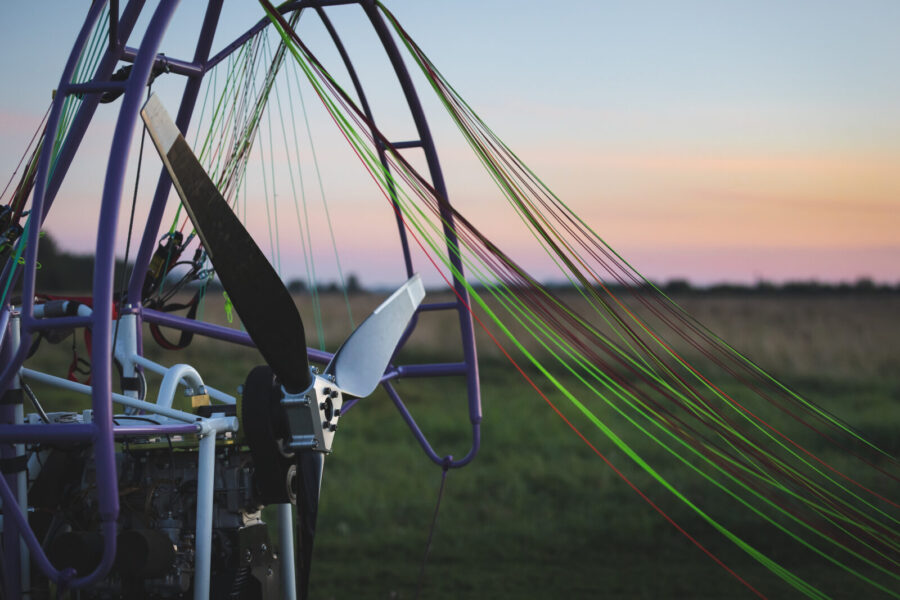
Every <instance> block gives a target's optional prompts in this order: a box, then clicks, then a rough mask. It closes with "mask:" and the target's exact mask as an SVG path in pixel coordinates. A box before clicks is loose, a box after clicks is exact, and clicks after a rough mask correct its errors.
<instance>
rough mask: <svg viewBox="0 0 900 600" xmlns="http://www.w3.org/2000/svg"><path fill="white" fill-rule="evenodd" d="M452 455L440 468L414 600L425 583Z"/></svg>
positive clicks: (445, 459)
mask: <svg viewBox="0 0 900 600" xmlns="http://www.w3.org/2000/svg"><path fill="white" fill-rule="evenodd" d="M452 460H453V457H452V456H447V457H446V458H444V464H443V466H442V470H441V487H440V489H438V496H437V503H436V504H435V505H434V516H432V517H431V529H430V531H429V532H428V541H427V542H426V543H425V555H424V556H422V566H421V567H420V568H419V580H418V581H417V582H416V595H415V598H416V600H419V596H420V594H421V593H422V584H423V583H425V565H426V564H427V563H428V554H429V553H430V552H431V542H432V540H433V539H434V531H435V529H436V528H437V527H436V526H437V518H438V512H439V511H440V510H441V498H443V497H444V484H445V483H447V472H448V471H449V470H450V462H451V461H452Z"/></svg>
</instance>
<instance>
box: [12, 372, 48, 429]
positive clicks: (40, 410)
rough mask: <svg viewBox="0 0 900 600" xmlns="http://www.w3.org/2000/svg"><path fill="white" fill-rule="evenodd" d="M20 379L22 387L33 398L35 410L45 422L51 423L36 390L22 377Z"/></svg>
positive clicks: (30, 398) (32, 402) (29, 397)
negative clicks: (35, 393)
mask: <svg viewBox="0 0 900 600" xmlns="http://www.w3.org/2000/svg"><path fill="white" fill-rule="evenodd" d="M19 381H20V382H21V384H22V389H23V390H24V391H25V395H26V396H28V399H29V400H31V404H33V405H34V410H36V411H37V414H38V415H39V416H40V417H41V421H43V422H44V423H50V417H48V416H47V413H46V412H45V411H44V407H43V406H41V403H40V402H38V399H37V396H35V395H34V391H33V390H32V389H31V388H30V387H29V386H28V384H27V383H25V380H24V379H22V378H21V377H20V378H19Z"/></svg>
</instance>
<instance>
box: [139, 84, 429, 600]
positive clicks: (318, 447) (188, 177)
mask: <svg viewBox="0 0 900 600" xmlns="http://www.w3.org/2000/svg"><path fill="white" fill-rule="evenodd" d="M141 117H142V118H143V119H144V123H145V124H146V125H147V131H148V132H149V133H150V137H151V139H152V140H153V143H154V145H155V146H156V149H157V151H158V152H159V155H160V157H161V158H162V161H163V164H164V165H165V167H166V170H167V171H168V173H169V175H170V176H171V178H172V183H173V184H174V186H175V189H176V191H177V192H178V195H179V197H180V198H181V201H182V203H183V204H184V207H185V209H186V210H187V213H188V215H189V216H190V218H191V221H192V222H193V224H194V228H195V229H196V231H197V235H198V237H199V238H200V240H201V242H202V243H203V246H204V247H205V248H206V252H207V254H208V256H209V258H210V261H211V262H212V264H213V268H214V269H215V271H216V273H217V274H218V276H219V279H220V280H221V282H222V286H223V287H224V288H225V291H226V292H227V293H228V296H229V298H230V299H231V302H232V304H233V305H234V308H235V309H236V310H237V312H238V315H239V316H240V318H241V321H242V323H243V324H244V328H245V329H246V330H247V334H248V335H249V336H250V339H252V340H253V343H254V344H256V347H257V349H258V350H259V352H260V354H262V356H263V358H264V359H265V361H266V363H267V364H268V365H269V367H270V368H271V370H272V373H273V374H274V376H275V377H276V379H277V382H278V383H280V384H281V388H282V390H281V392H280V393H278V394H276V395H275V396H276V398H277V399H279V400H280V406H276V407H275V408H276V410H274V411H273V410H272V407H271V405H270V404H266V403H265V401H264V400H261V399H259V398H260V396H256V397H255V398H254V397H249V396H247V395H246V394H245V397H244V413H245V414H246V413H247V412H248V411H249V412H251V413H253V414H255V416H256V417H257V418H258V416H259V415H261V414H262V415H266V417H264V418H269V417H268V415H272V416H271V418H270V421H273V422H271V423H269V425H270V427H269V428H268V429H267V430H268V431H285V430H286V435H285V437H286V438H287V439H285V440H283V442H282V443H283V448H281V450H282V451H283V452H285V453H288V454H289V453H290V452H293V453H294V454H295V458H296V468H297V474H296V483H297V489H296V491H297V508H298V511H297V512H298V516H297V542H298V545H299V551H298V552H295V559H296V565H295V568H296V571H297V578H296V579H297V596H298V598H300V599H301V600H304V599H305V598H307V597H308V586H309V569H310V559H311V557H312V546H313V540H314V538H315V528H316V515H317V513H318V506H319V491H320V489H321V481H322V480H321V477H322V465H323V458H324V454H325V453H327V452H330V450H331V443H332V440H333V437H334V432H335V430H336V429H337V422H338V419H339V418H340V409H341V405H342V403H343V397H344V396H345V395H348V396H355V397H358V398H363V397H365V396H368V395H369V394H371V393H372V392H373V391H374V390H375V388H376V387H377V386H378V384H379V382H380V381H381V377H382V376H383V374H384V371H385V369H386V368H387V366H388V365H389V364H390V361H391V358H392V357H393V355H394V352H395V351H396V348H397V344H399V343H400V340H401V339H402V337H403V333H404V331H405V330H406V328H407V326H408V325H409V321H410V319H412V317H413V315H414V314H415V312H416V309H417V308H418V306H419V304H420V303H421V302H422V299H423V298H424V297H425V289H424V287H423V285H422V281H421V279H420V278H419V276H418V275H414V276H413V277H412V278H410V280H409V281H407V282H406V283H405V284H404V285H403V286H401V287H400V289H398V290H397V291H396V292H394V294H392V295H391V296H390V297H389V298H388V299H387V300H385V301H384V302H383V303H382V304H381V305H380V306H379V307H378V308H376V309H375V311H374V312H373V313H372V314H371V315H370V316H369V317H368V318H367V319H366V320H365V321H363V323H362V324H361V325H360V326H359V327H358V328H357V329H356V330H355V331H354V332H353V333H352V334H351V335H350V337H349V338H347V340H346V341H345V342H344V343H343V344H342V345H341V347H340V348H339V349H338V351H337V352H336V353H335V354H334V357H333V358H332V360H331V362H330V363H329V364H328V366H327V367H326V368H325V371H324V372H323V373H322V374H321V375H319V374H317V373H316V372H314V371H311V370H310V368H309V361H308V359H307V354H306V336H305V333H304V329H303V321H302V319H301V318H300V313H299V311H298V310H297V307H296V305H295V304H294V301H293V299H292V298H291V295H290V293H289V292H288V291H287V288H285V286H284V283H283V282H282V281H281V278H280V277H279V276H278V273H276V271H275V269H274V268H272V265H271V264H270V263H269V261H268V260H266V257H265V255H264V254H263V253H262V251H261V250H260V249H259V246H257V245H256V242H254V241H253V238H252V237H251V236H250V234H249V233H248V232H247V230H246V229H245V228H244V226H243V225H242V224H241V222H240V221H239V220H238V218H237V217H236V216H235V214H234V212H232V210H231V208H230V207H229V206H228V203H227V202H226V201H225V199H224V198H223V197H222V195H221V194H220V193H219V191H218V189H216V186H215V184H214V183H213V182H212V180H211V179H210V178H209V175H208V174H207V173H206V171H205V170H204V169H203V166H202V165H201V164H200V161H198V160H197V157H196V156H195V155H194V153H193V152H192V151H191V149H190V147H189V146H188V144H187V142H186V141H185V139H184V137H183V136H182V135H181V133H180V132H179V131H178V128H177V127H176V126H175V123H174V122H172V119H171V117H170V116H169V114H168V113H167V112H166V109H165V108H164V107H163V105H162V103H161V102H160V101H159V99H158V98H157V97H156V96H155V95H153V96H151V97H150V98H149V99H148V100H147V102H146V104H144V107H143V108H142V109H141ZM262 396H265V394H263V395H262ZM253 402H256V403H257V404H258V405H256V406H251V405H250V404H251V403H253ZM245 420H247V419H246V418H245ZM276 420H277V421H279V422H277V423H276V422H274V421H276ZM266 441H267V442H268V443H270V444H271V443H272V440H266ZM252 450H253V446H252V442H251V451H252Z"/></svg>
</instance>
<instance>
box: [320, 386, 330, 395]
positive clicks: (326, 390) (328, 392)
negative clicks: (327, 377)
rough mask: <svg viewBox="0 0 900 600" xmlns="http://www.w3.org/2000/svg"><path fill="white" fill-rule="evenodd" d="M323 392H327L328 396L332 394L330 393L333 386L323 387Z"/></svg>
mask: <svg viewBox="0 0 900 600" xmlns="http://www.w3.org/2000/svg"><path fill="white" fill-rule="evenodd" d="M322 393H323V394H325V395H326V396H330V395H331V388H323V389H322Z"/></svg>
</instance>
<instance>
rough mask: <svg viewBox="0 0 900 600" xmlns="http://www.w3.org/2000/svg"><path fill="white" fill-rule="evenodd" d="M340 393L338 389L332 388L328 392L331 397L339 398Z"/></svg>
mask: <svg viewBox="0 0 900 600" xmlns="http://www.w3.org/2000/svg"><path fill="white" fill-rule="evenodd" d="M339 395H340V394H338V392H337V390H331V393H330V394H328V397H329V398H337V397H338V396H339Z"/></svg>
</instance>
